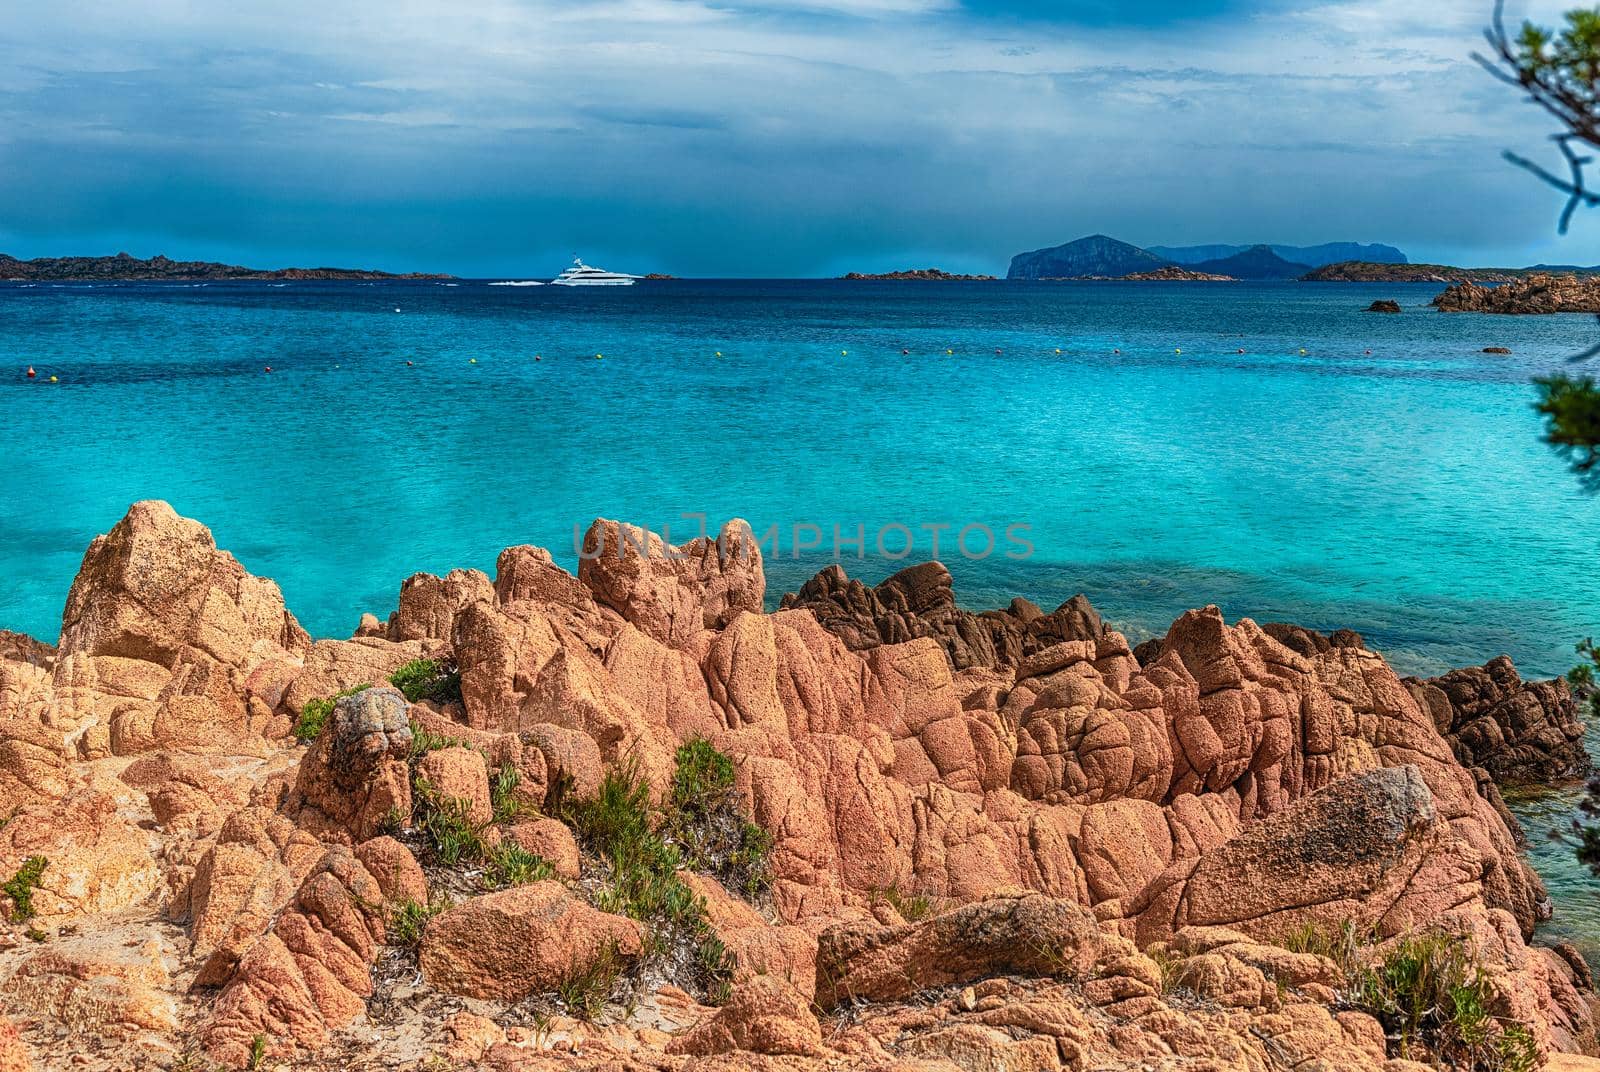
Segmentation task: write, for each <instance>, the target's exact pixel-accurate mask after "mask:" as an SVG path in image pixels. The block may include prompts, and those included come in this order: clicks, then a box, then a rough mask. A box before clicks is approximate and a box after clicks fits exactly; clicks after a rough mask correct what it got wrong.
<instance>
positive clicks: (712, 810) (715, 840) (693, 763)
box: [664, 737, 772, 898]
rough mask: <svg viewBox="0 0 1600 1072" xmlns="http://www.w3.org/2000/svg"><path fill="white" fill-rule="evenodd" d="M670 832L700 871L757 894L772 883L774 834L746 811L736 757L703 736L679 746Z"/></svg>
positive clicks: (667, 823) (666, 825) (748, 894)
mask: <svg viewBox="0 0 1600 1072" xmlns="http://www.w3.org/2000/svg"><path fill="white" fill-rule="evenodd" d="M675 760H676V764H675V767H674V770H673V776H672V794H671V797H670V799H669V811H668V813H667V816H666V821H665V823H664V829H665V833H666V835H667V836H668V837H669V838H670V839H671V840H672V841H673V842H674V843H675V844H677V845H678V846H680V848H681V849H682V852H683V856H684V859H685V862H686V863H687V864H688V866H689V867H691V868H693V869H694V870H696V871H705V872H708V873H710V874H713V875H715V876H716V877H717V878H718V879H719V880H721V881H722V883H723V884H724V885H725V886H728V887H729V888H730V889H735V890H739V891H741V892H743V893H744V895H745V896H746V897H752V898H753V897H756V896H758V895H759V894H760V893H761V892H762V891H764V890H765V889H767V887H769V886H770V885H771V884H772V877H771V873H770V870H771V868H770V858H771V855H772V837H771V835H769V834H768V833H767V832H766V831H765V830H763V829H762V828H761V827H760V826H757V825H756V824H755V823H753V822H751V821H750V820H749V819H748V818H746V817H745V814H744V812H743V810H742V808H741V802H740V800H739V796H738V794H737V793H736V792H735V791H734V788H733V778H734V768H733V760H732V759H730V758H729V757H728V756H726V755H724V754H723V753H722V752H719V751H717V749H716V748H715V747H714V746H713V745H712V744H711V742H710V741H708V740H706V739H705V738H703V737H691V738H690V739H689V740H687V741H685V742H684V743H683V745H682V746H681V747H679V749H678V752H677V755H676V757H675Z"/></svg>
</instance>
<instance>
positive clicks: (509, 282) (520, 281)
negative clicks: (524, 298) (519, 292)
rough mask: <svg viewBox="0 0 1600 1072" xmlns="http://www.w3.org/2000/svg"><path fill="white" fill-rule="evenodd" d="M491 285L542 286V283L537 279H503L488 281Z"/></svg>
mask: <svg viewBox="0 0 1600 1072" xmlns="http://www.w3.org/2000/svg"><path fill="white" fill-rule="evenodd" d="M489 285H490V286H491V287H542V286H544V284H543V283H541V282H539V281H538V280H537V279H505V280H501V281H500V282H498V283H490V284H489Z"/></svg>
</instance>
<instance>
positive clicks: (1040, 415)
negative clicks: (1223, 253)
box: [0, 282, 1600, 893]
mask: <svg viewBox="0 0 1600 1072" xmlns="http://www.w3.org/2000/svg"><path fill="white" fill-rule="evenodd" d="M1437 289H1438V288H1436V287H1432V286H1426V285H1424V286H1396V285H1385V286H1358V285H1325V286H1315V285H1308V284H1230V285H1227V286H1216V287H1201V286H1193V285H1188V286H1186V285H1182V284H1176V285H1160V284H1142V285H1140V284H1031V285H1007V284H1003V283H995V284H983V283H974V284H911V283H877V284H875V283H844V282H793V283H785V282H762V283H751V282H740V283H711V282H706V283H700V282H670V283H659V284H645V285H641V286H638V287H634V288H630V289H620V290H594V291H583V290H567V289H562V288H527V289H520V288H494V287H487V286H484V285H482V284H472V283H464V284H462V285H460V286H440V285H437V284H432V283H405V284H401V283H394V284H380V285H371V284H291V285H288V286H280V287H273V286H268V285H264V284H235V285H226V286H224V285H211V286H204V287H187V286H148V285H139V286H121V287H85V286H65V287H56V288H52V287H48V286H37V287H31V288H27V287H19V286H14V285H0V414H3V422H4V423H3V426H0V427H3V431H0V536H3V537H4V539H0V627H8V628H13V629H21V630H25V631H27V632H30V633H35V634H37V635H39V636H43V637H53V636H54V634H55V633H56V632H57V630H58V629H59V621H60V613H61V607H62V603H63V601H64V599H65V596H66V592H67V588H68V586H69V584H70V583H71V580H72V576H73V574H74V573H75V571H76V569H77V566H78V563H79V560H80V558H81V556H82V553H83V549H84V547H85V545H86V544H87V543H88V541H89V540H90V538H92V537H93V536H94V535H95V534H96V533H99V532H103V531H105V529H106V528H107V527H109V526H110V525H111V524H112V523H114V522H115V521H116V519H117V518H118V517H120V516H121V514H122V513H123V511H124V510H125V509H126V508H127V505H128V504H129V503H130V502H132V501H134V500H136V499H139V498H146V497H158V498H164V499H167V500H169V501H171V502H172V503H173V504H174V506H176V507H177V509H178V510H179V511H180V512H182V513H184V514H187V515H189V516H192V517H195V518H199V519H200V520H202V521H204V522H205V523H206V524H208V525H210V526H211V528H212V529H213V530H214V532H215V533H216V537H217V541H218V543H219V544H221V545H222V546H223V547H226V548H229V549H230V550H232V551H234V552H235V553H236V554H237V555H238V556H239V557H240V558H241V560H242V561H243V562H244V564H245V565H246V566H247V567H248V568H249V569H251V570H252V571H254V572H257V573H261V574H265V575H269V576H272V577H274V578H276V579H277V580H278V581H279V582H280V584H281V585H282V586H283V589H284V593H285V595H286V597H287V599H288V601H289V604H290V606H291V607H292V608H293V610H294V611H295V613H296V614H297V615H298V616H299V617H300V619H301V621H302V622H304V623H305V624H306V626H307V627H308V628H309V629H310V630H311V631H312V632H313V633H315V634H319V635H338V636H343V635H348V634H349V632H350V631H351V630H352V629H353V628H354V627H355V624H356V622H357V620H358V618H359V616H360V614H361V613H362V612H363V611H372V612H374V613H377V614H379V615H383V614H386V613H387V612H388V610H389V609H391V608H392V607H393V605H394V601H395V597H396V593H397V591H398V588H399V585H400V582H401V580H402V579H403V578H405V577H406V576H407V575H408V574H410V573H412V572H415V571H417V570H429V571H435V572H441V571H443V570H446V569H449V568H451V567H455V566H478V567H481V568H485V569H492V568H493V563H494V558H495V555H496V553H497V552H498V551H499V550H500V549H501V548H502V547H504V546H507V545H509V544H513V543H525V542H531V543H537V544H543V545H546V546H549V547H550V548H552V550H553V551H554V552H555V553H556V555H557V557H558V559H559V560H561V561H563V562H564V563H565V564H567V565H569V566H572V565H574V564H575V556H574V554H573V551H572V538H573V537H572V532H573V527H574V525H577V526H579V527H582V526H586V525H587V523H588V522H589V520H590V519H592V518H593V517H595V516H597V515H606V516H611V517H624V518H628V519H632V520H636V521H639V522H641V523H645V524H649V525H652V526H655V527H659V526H660V525H662V524H664V523H672V524H673V527H674V536H675V537H677V536H679V535H686V534H688V533H689V531H690V526H691V525H692V523H686V522H683V521H681V520H679V515H680V514H682V513H684V512H686V511H704V512H705V513H707V514H708V515H710V516H711V517H712V518H713V519H721V518H724V517H727V516H731V515H734V514H741V515H743V516H745V517H747V518H749V519H750V521H751V522H752V523H754V525H755V527H756V529H757V530H758V531H765V530H766V529H767V528H768V527H769V526H773V525H776V526H779V528H780V529H781V530H782V531H783V532H784V533H785V536H784V539H783V544H782V547H783V557H781V558H774V559H771V560H769V576H770V578H771V587H770V591H771V596H772V598H773V600H774V601H775V600H776V597H777V595H778V594H780V593H781V592H782V591H783V590H785V589H786V588H793V587H795V586H796V585H797V584H798V583H799V582H800V581H801V580H803V579H804V577H806V576H808V575H809V574H810V573H811V572H813V571H814V570H815V569H816V568H818V567H820V565H821V564H822V561H820V560H819V559H818V557H817V556H816V554H815V553H812V554H810V555H807V556H805V557H804V558H802V559H801V560H798V561H796V560H795V559H793V558H791V557H789V555H790V553H791V552H790V545H791V541H790V539H789V533H790V532H792V526H794V525H796V524H802V525H803V524H815V525H817V526H818V527H819V528H820V529H821V530H822V531H823V532H824V533H830V532H831V527H832V526H833V525H834V524H839V525H841V526H842V528H843V530H844V532H845V533H846V534H847V535H848V534H849V533H852V532H853V531H854V530H855V527H856V525H857V524H858V523H860V524H862V525H864V526H865V527H866V529H867V532H868V533H869V536H868V550H869V553H870V552H871V550H872V546H871V545H872V543H873V540H872V536H871V534H872V533H875V532H876V531H877V530H878V529H879V528H880V527H881V526H883V525H888V524H893V523H898V524H903V525H905V526H907V527H908V528H910V529H912V530H913V532H915V533H917V534H918V535H919V536H920V540H919V548H918V552H917V553H916V554H914V555H913V556H912V557H913V558H920V557H925V555H926V553H927V549H928V538H927V533H926V532H924V531H921V530H920V526H922V525H925V524H938V523H945V522H948V523H952V524H953V525H954V526H955V527H956V528H959V527H961V526H963V525H966V524H971V523H981V524H986V525H988V526H990V527H991V528H993V529H994V530H996V532H999V531H1001V530H1003V529H1005V528H1006V527H1007V526H1008V525H1017V524H1025V525H1028V526H1030V529H1029V530H1028V533H1027V537H1028V539H1029V540H1030V541H1031V542H1032V544H1033V546H1034V549H1035V550H1034V554H1033V556H1032V557H1031V558H1029V559H1028V560H1026V561H1011V560H1007V559H1005V558H1004V557H1002V556H1001V555H1000V554H999V553H997V554H995V555H993V556H991V557H989V558H986V559H983V560H981V561H969V560H964V559H962V558H960V557H959V556H957V555H950V554H948V553H947V554H945V555H944V557H945V558H946V560H947V561H949V562H950V564H951V567H952V570H953V572H954V573H955V575H956V580H957V585H958V591H959V592H960V594H961V595H962V596H963V599H964V601H965V602H966V603H968V604H969V605H972V606H991V605H999V604H1003V603H1004V602H1005V601H1006V600H1007V599H1009V598H1010V596H1011V595H1013V594H1025V595H1028V596H1030V597H1031V598H1033V599H1035V600H1036V601H1038V602H1040V603H1042V604H1045V605H1047V606H1053V605H1054V604H1055V603H1057V602H1059V601H1060V600H1062V599H1065V598H1066V597H1068V596H1070V595H1072V594H1073V593H1074V592H1077V591H1084V592H1087V593H1088V595H1089V596H1090V598H1091V599H1092V600H1093V601H1094V603H1095V605H1096V606H1098V607H1100V608H1101V609H1102V610H1103V611H1104V612H1105V613H1106V614H1107V616H1108V617H1109V618H1110V619H1111V620H1112V621H1113V622H1115V623H1117V624H1118V625H1119V626H1120V627H1121V628H1123V629H1124V630H1125V631H1127V632H1128V633H1130V635H1131V636H1133V638H1134V639H1136V640H1137V639H1139V638H1141V637H1142V636H1145V635H1148V634H1149V633H1152V632H1159V631H1162V630H1164V628H1165V626H1166V624H1167V623H1168V622H1169V621H1170V620H1171V619H1172V618H1173V617H1175V616H1176V615H1177V614H1178V613H1179V612H1180V611H1182V610H1183V609H1184V608H1187V607H1190V606H1194V605H1197V604H1201V603H1205V602H1216V603H1219V604H1220V605H1221V606H1222V608H1223V610H1224V611H1225V613H1227V614H1228V615H1229V616H1230V617H1239V616H1245V615H1248V616H1252V617H1256V618H1258V619H1261V620H1271V619H1277V620H1290V621H1296V622H1300V623H1302V624H1306V625H1311V626H1316V627H1322V628H1333V627H1338V626H1349V627H1352V628H1355V629H1358V630H1360V631H1361V632H1362V633H1363V634H1365V635H1366V636H1367V638H1368V641H1369V643H1370V644H1372V645H1373V646H1375V647H1377V648H1378V649H1380V650H1382V651H1384V652H1385V653H1386V654H1387V655H1388V656H1389V657H1390V659H1391V660H1392V661H1393V662H1394V663H1395V664H1396V665H1397V666H1398V667H1399V668H1400V669H1402V670H1404V671H1407V672H1437V671H1440V670H1443V669H1445V668H1447V667H1451V666H1457V665H1464V664H1467V663H1475V662H1482V661H1483V660H1485V659H1487V658H1489V657H1491V656H1493V655H1496V654H1499V653H1501V652H1506V653H1509V654H1510V655H1512V657H1513V658H1515V659H1516V661H1517V663H1518V665H1519V666H1521V667H1522V668H1523V669H1524V671H1525V672H1529V673H1539V674H1554V673H1559V672H1561V671H1563V670H1564V669H1565V668H1566V667H1567V665H1568V664H1569V663H1570V661H1571V647H1572V643H1573V641H1574V640H1575V639H1577V638H1578V637H1581V636H1584V635H1586V634H1589V633H1593V632H1597V631H1600V630H1597V629H1596V626H1597V624H1600V571H1597V570H1596V569H1595V568H1594V561H1595V539H1594V533H1595V531H1596V525H1595V522H1596V519H1597V517H1600V502H1597V501H1595V500H1593V499H1591V498H1588V497H1585V496H1584V495H1583V494H1581V492H1580V491H1579V489H1578V487H1577V485H1576V483H1575V482H1574V480H1573V478H1572V477H1571V476H1570V474H1568V473H1567V472H1566V471H1565V469H1564V468H1563V466H1562V464H1561V462H1560V461H1559V459H1557V458H1556V457H1555V456H1553V455H1552V454H1551V453H1550V452H1549V450H1548V449H1547V448H1546V447H1544V446H1543V445H1541V444H1540V443H1539V441H1538V432H1539V423H1538V419H1537V417H1536V415H1535V414H1534V413H1533V412H1532V410H1531V408H1530V402H1531V400H1532V391H1531V389H1530V387H1529V386H1528V380H1529V378H1530V377H1531V376H1533V375H1535V374H1537V373H1539V372H1543V371H1548V370H1550V369H1552V368H1555V367H1557V366H1559V365H1561V363H1562V360H1563V358H1564V357H1565V356H1566V355H1567V354H1569V353H1571V352H1573V351H1575V350H1578V349H1581V348H1583V347H1585V346H1587V345H1589V343H1590V342H1591V341H1593V338H1594V335H1595V332H1596V331H1597V330H1600V329H1597V327H1596V325H1595V323H1594V321H1593V320H1592V319H1591V318H1586V317H1529V318H1489V317H1481V316H1471V315H1454V316H1447V315H1443V314H1438V313H1434V312H1432V311H1431V310H1428V309H1426V308H1424V306H1425V304H1426V302H1427V300H1428V299H1429V298H1430V297H1432V295H1433V294H1434V293H1435V291H1436V290H1437ZM1382 297H1392V298H1397V299H1399V300H1400V301H1401V302H1402V303H1403V304H1404V305H1406V306H1407V309H1406V312H1405V313H1404V314H1403V315H1400V316H1381V315H1373V314H1367V313H1364V312H1362V310H1363V309H1364V308H1365V307H1366V306H1367V304H1368V303H1370V302H1371V301H1372V300H1373V299H1375V298H1382ZM396 309H398V310H399V311H398V312H396ZM1490 345H1500V346H1509V347H1511V348H1512V349H1513V351H1514V353H1513V355H1512V356H1510V357H1495V356H1489V355H1484V354H1482V353H1480V352H1479V351H1480V350H1481V349H1482V348H1483V347H1485V346H1490ZM1058 348H1059V349H1060V350H1061V351H1062V352H1061V353H1060V354H1057V353H1056V350H1057V349H1058ZM1301 348H1304V349H1305V350H1306V351H1307V352H1306V354H1304V355H1301V354H1300V352H1299V351H1300V350H1301ZM903 349H909V350H910V351H911V353H910V354H909V355H905V354H902V353H901V351H902V350H903ZM1117 349H1120V350H1121V351H1122V352H1121V353H1120V354H1115V353H1113V352H1112V351H1113V350H1117ZM1178 349H1181V350H1182V353H1181V354H1178V353H1175V352H1174V351H1175V350H1178ZM1240 349H1243V350H1244V351H1246V352H1245V353H1244V354H1239V353H1236V352H1235V351H1237V350H1240ZM719 350H720V351H721V353H722V356H721V357H720V358H719V357H717V356H716V351H719ZM946 350H951V351H953V353H951V354H948V355H947V354H946ZM1368 350H1370V351H1371V353H1370V354H1368V353H1367V352H1366V351H1368ZM841 351H848V353H847V354H846V353H841ZM997 351H998V352H997ZM596 353H601V354H604V358H603V359H602V360H596V359H595V356H594V355H595V354H596ZM535 354H538V355H540V357H541V360H539V361H535V360H534V355H535ZM474 358H475V359H476V363H475V364H474V363H472V359H474ZM407 361H410V362H412V363H413V364H412V365H411V366H410V367H408V366H407V365H406V362H407ZM29 364H32V365H34V366H35V367H36V368H37V369H38V370H39V372H40V374H41V377H48V376H50V375H52V374H53V375H56V376H58V377H59V379H60V382H59V383H57V384H54V385H51V384H48V383H44V382H40V381H37V380H36V381H33V382H30V381H28V380H26V379H24V378H23V375H22V373H23V369H24V368H25V367H26V366H27V365H29ZM268 365H270V366H272V368H273V370H274V371H273V372H272V373H271V374H267V373H265V372H263V368H264V367H265V366H268ZM950 532H953V530H949V531H947V532H946V533H945V539H946V540H948V539H949V536H950ZM824 539H825V540H827V539H828V537H827V536H825V537H824ZM897 540H898V538H891V539H890V541H889V544H890V546H891V547H893V546H895V545H896V544H897ZM946 546H947V547H948V545H946ZM1004 546H1005V545H1004V544H1003V542H1002V549H1003V547H1004ZM849 553H851V554H853V553H854V552H853V551H851V552H849ZM903 564H904V563H897V562H886V561H882V560H877V559H873V560H869V561H866V562H856V561H854V560H853V559H852V560H849V561H847V562H846V565H847V568H849V569H850V570H851V572H852V573H857V574H860V575H862V576H865V577H867V578H869V579H877V578H880V577H882V576H884V575H886V574H887V573H889V572H891V571H892V570H893V569H895V568H898V566H899V565H903ZM1561 799H1562V800H1564V801H1566V803H1565V804H1560V803H1558V804H1557V805H1554V806H1555V807H1558V808H1559V807H1570V797H1563V798H1561ZM1571 885H1572V887H1573V890H1574V892H1575V893H1576V892H1577V880H1574V881H1573V883H1572V884H1571Z"/></svg>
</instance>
